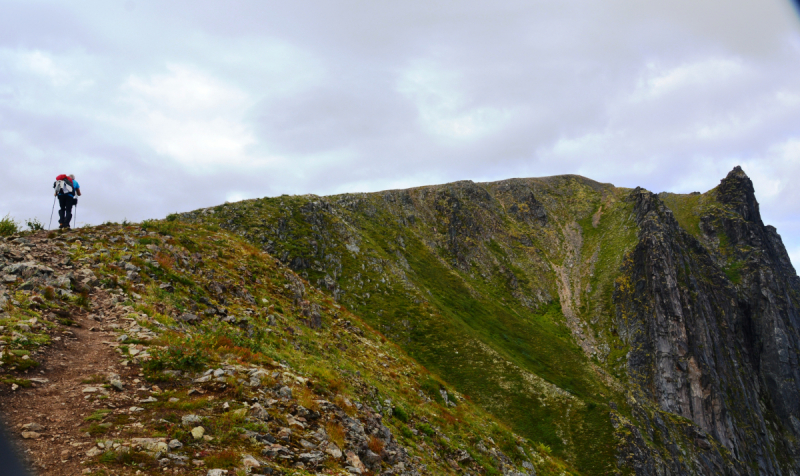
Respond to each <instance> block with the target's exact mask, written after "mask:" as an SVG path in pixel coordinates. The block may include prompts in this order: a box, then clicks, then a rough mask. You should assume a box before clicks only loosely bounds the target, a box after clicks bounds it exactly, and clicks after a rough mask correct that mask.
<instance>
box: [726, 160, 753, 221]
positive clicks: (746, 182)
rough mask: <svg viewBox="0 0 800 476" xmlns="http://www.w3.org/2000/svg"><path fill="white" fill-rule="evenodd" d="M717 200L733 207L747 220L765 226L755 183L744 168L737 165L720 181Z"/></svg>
mask: <svg viewBox="0 0 800 476" xmlns="http://www.w3.org/2000/svg"><path fill="white" fill-rule="evenodd" d="M717 198H718V199H719V201H721V202H722V203H724V204H726V205H730V206H732V207H733V208H734V210H736V211H737V212H738V213H739V214H740V215H742V218H744V219H745V220H747V221H751V222H755V223H758V224H763V223H762V222H761V212H759V209H758V201H757V200H756V194H755V190H754V189H753V182H752V181H751V180H750V177H748V176H747V174H746V173H744V170H742V167H740V166H738V165H737V166H736V167H734V168H733V170H731V171H730V172H729V173H728V175H727V176H726V177H725V178H724V179H722V180H721V181H720V183H719V187H718V188H717Z"/></svg>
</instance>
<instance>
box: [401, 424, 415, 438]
mask: <svg viewBox="0 0 800 476" xmlns="http://www.w3.org/2000/svg"><path fill="white" fill-rule="evenodd" d="M400 434H401V435H403V436H404V437H405V438H406V439H409V440H413V439H414V433H413V432H412V431H411V428H409V427H407V426H405V425H402V426H401V427H400Z"/></svg>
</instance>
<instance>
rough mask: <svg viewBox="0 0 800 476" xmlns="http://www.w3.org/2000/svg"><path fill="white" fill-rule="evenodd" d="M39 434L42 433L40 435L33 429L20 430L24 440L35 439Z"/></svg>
mask: <svg viewBox="0 0 800 476" xmlns="http://www.w3.org/2000/svg"><path fill="white" fill-rule="evenodd" d="M40 436H42V435H40V434H39V433H37V432H35V431H23V432H22V437H23V438H25V439H26V440H36V439H38V438H39V437H40Z"/></svg>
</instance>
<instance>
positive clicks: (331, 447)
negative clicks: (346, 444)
mask: <svg viewBox="0 0 800 476" xmlns="http://www.w3.org/2000/svg"><path fill="white" fill-rule="evenodd" d="M325 452H326V453H328V454H329V455H331V456H332V457H333V458H334V459H337V460H338V459H341V457H342V450H340V449H339V447H338V446H336V443H334V442H330V443H328V446H327V448H325Z"/></svg>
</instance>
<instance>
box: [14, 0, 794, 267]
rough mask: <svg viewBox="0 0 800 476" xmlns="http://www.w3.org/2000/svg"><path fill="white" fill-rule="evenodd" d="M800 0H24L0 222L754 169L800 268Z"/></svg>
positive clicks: (695, 184)
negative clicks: (57, 188)
mask: <svg viewBox="0 0 800 476" xmlns="http://www.w3.org/2000/svg"><path fill="white" fill-rule="evenodd" d="M798 60H800V21H798V18H797V14H796V11H795V10H794V8H793V6H792V4H791V2H789V1H786V0H784V1H778V0H767V1H763V0H762V1H758V2H756V1H755V0H736V1H732V2H728V3H727V4H726V5H725V8H724V9H721V8H719V5H718V4H717V3H715V2H697V1H689V0H677V1H674V2H662V3H660V4H653V3H646V2H645V3H643V2H638V1H634V0H610V1H607V2H590V1H575V2H557V1H544V2H522V1H506V2H494V3H492V4H491V5H489V4H487V3H486V2H478V1H465V0H459V1H433V2H361V1H336V2H323V1H296V2H277V1H274V2H264V1H259V2H255V1H244V0H242V1H233V2H226V3H225V4H220V3H219V2H211V1H193V2H188V1H175V2H151V1H135V0H134V1H128V2H79V3H77V4H75V5H65V4H62V3H56V2H47V1H43V2H35V3H33V2H27V1H26V2H21V1H8V0H7V1H4V2H3V15H2V17H0V163H2V164H3V165H4V166H5V167H4V170H5V171H6V174H7V177H6V178H7V182H9V183H8V184H7V185H6V187H5V189H6V190H5V191H6V193H5V194H3V197H2V198H0V205H2V207H0V212H3V213H5V212H9V213H11V214H12V215H13V216H15V217H17V218H20V219H21V218H27V217H33V216H35V217H38V218H39V219H41V220H43V221H47V219H49V210H48V207H49V206H50V205H51V202H50V201H49V200H50V198H49V191H50V189H49V187H50V186H51V185H52V178H53V177H54V176H55V175H56V174H57V173H61V172H73V173H76V174H77V175H78V178H79V180H80V182H81V184H82V187H83V188H84V190H85V192H86V193H85V196H84V198H83V199H82V202H81V205H80V207H81V210H80V211H79V213H80V215H79V219H81V221H85V222H86V223H99V222H102V221H106V220H116V221H120V220H122V219H123V218H128V219H131V220H141V219H143V218H147V217H158V216H163V215H165V214H166V213H169V212H171V211H176V210H188V209H193V208H198V207H204V206H210V205H213V204H216V203H220V202H222V201H225V200H236V199H241V198H248V197H257V196H265V195H276V194H281V193H317V194H327V193H338V192H344V191H373V190H380V189H385V188H398V187H407V186H415V185H422V184H428V183H438V182H445V181H452V180H459V179H472V180H497V179H503V178H508V177H516V176H542V175H551V174H559V173H580V174H583V175H586V176H589V177H591V178H594V179H596V180H601V181H606V182H611V183H614V184H616V185H620V186H628V187H633V186H636V185H642V186H644V187H647V188H649V189H651V190H654V191H661V190H671V191H676V192H689V191H693V190H700V191H703V190H707V189H709V188H711V187H713V186H715V185H716V184H717V183H718V181H719V179H720V178H722V177H723V176H724V175H725V174H726V173H727V172H728V171H729V170H730V168H732V167H733V166H734V165H737V164H741V165H743V166H744V167H745V170H746V171H747V172H748V173H749V174H750V176H751V177H752V178H753V180H754V183H755V186H756V191H757V193H758V196H759V199H760V200H761V202H762V213H763V214H764V217H765V220H766V221H768V222H771V223H773V224H775V225H776V226H778V229H779V231H780V232H781V233H782V234H783V237H784V240H785V242H786V243H787V246H788V247H789V249H790V251H791V252H792V255H793V257H794V259H795V261H796V262H797V261H800V205H798V203H800V200H798V199H799V198H800V196H798V193H800V192H797V191H796V189H795V187H793V185H794V180H796V179H797V178H798V177H800V137H798V134H797V132H796V131H798V130H800V85H798V83H797V81H796V78H797V77H800V61H798Z"/></svg>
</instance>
